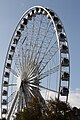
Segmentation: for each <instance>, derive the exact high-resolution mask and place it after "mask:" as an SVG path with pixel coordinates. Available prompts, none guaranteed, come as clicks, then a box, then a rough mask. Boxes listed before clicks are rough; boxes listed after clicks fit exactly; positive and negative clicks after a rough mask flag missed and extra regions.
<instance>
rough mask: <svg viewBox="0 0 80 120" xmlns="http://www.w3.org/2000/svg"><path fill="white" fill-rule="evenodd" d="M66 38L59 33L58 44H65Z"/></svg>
mask: <svg viewBox="0 0 80 120" xmlns="http://www.w3.org/2000/svg"><path fill="white" fill-rule="evenodd" d="M65 39H66V36H65V35H64V34H63V33H60V35H59V40H60V42H65Z"/></svg>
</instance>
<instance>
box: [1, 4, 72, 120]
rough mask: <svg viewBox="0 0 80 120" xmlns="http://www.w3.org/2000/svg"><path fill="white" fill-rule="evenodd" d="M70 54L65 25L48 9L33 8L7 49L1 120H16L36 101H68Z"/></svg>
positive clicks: (3, 77) (16, 30) (21, 21)
mask: <svg viewBox="0 0 80 120" xmlns="http://www.w3.org/2000/svg"><path fill="white" fill-rule="evenodd" d="M69 83H70V54H69V46H68V41H67V36H66V33H65V30H64V26H63V24H62V22H61V20H60V18H59V17H58V15H57V14H56V13H55V12H54V11H53V10H51V9H49V8H44V7H42V6H34V7H32V8H30V9H29V10H27V11H26V12H25V13H24V15H23V16H22V17H21V19H20V20H19V22H18V24H17V26H16V28H15V30H14V33H13V35H12V38H11V40H10V44H9V47H8V51H7V55H6V59H5V64H4V69H3V76H2V88H1V117H2V120H13V119H14V115H15V112H18V111H20V110H22V109H23V108H24V107H25V106H26V104H27V103H28V102H29V101H30V100H31V99H32V98H33V97H38V98H39V99H40V100H42V101H46V100H49V99H50V98H57V99H58V100H63V101H65V102H67V101H68V94H69Z"/></svg>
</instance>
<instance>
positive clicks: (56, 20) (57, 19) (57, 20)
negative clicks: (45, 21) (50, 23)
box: [53, 16, 59, 24]
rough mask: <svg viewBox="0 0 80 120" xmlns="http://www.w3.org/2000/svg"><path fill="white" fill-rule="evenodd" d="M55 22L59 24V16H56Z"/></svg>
mask: <svg viewBox="0 0 80 120" xmlns="http://www.w3.org/2000/svg"><path fill="white" fill-rule="evenodd" d="M53 20H54V22H55V24H57V23H58V22H59V18H58V17H57V16H54V18H53Z"/></svg>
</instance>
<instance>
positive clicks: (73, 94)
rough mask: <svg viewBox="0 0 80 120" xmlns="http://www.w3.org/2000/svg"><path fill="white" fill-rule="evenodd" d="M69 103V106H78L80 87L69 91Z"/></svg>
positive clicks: (79, 102) (79, 103)
mask: <svg viewBox="0 0 80 120" xmlns="http://www.w3.org/2000/svg"><path fill="white" fill-rule="evenodd" d="M69 103H70V105H71V106H76V107H78V108H80V89H78V88H77V89H76V90H74V91H70V94H69Z"/></svg>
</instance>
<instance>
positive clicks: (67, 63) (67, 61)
mask: <svg viewBox="0 0 80 120" xmlns="http://www.w3.org/2000/svg"><path fill="white" fill-rule="evenodd" d="M62 66H65V67H66V66H69V59H67V58H63V60H62Z"/></svg>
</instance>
